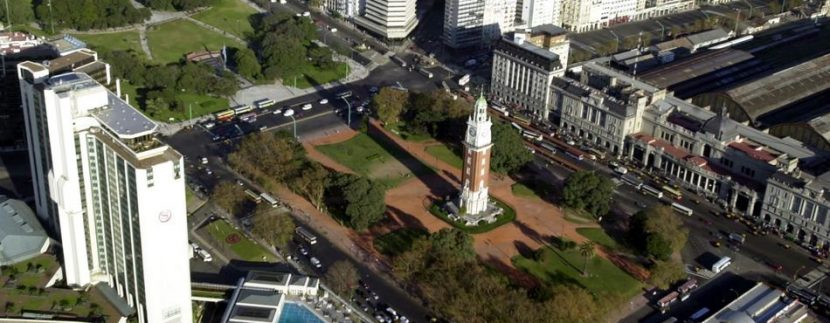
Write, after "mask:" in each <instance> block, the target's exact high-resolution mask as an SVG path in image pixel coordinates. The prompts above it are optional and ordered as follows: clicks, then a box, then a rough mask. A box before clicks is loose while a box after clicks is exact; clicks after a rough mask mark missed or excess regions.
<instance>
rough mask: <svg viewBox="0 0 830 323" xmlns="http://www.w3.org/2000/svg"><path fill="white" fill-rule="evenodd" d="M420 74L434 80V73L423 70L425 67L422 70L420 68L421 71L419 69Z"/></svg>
mask: <svg viewBox="0 0 830 323" xmlns="http://www.w3.org/2000/svg"><path fill="white" fill-rule="evenodd" d="M418 73H421V74H423V75H424V76H426V77H428V78H432V72H430V71H427V70H426V69H425V68H423V67H421V68H419V69H418Z"/></svg>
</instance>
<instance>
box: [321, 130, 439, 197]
mask: <svg viewBox="0 0 830 323" xmlns="http://www.w3.org/2000/svg"><path fill="white" fill-rule="evenodd" d="M315 148H316V149H317V150H318V151H319V152H321V153H323V154H324V155H326V156H328V157H330V158H331V159H334V160H335V161H337V162H338V163H340V164H341V165H343V166H346V167H348V168H350V169H351V170H353V171H354V172H355V173H357V174H360V175H363V176H366V177H368V178H370V179H372V180H376V181H378V182H379V183H381V184H382V185H384V186H385V187H386V188H387V189H388V188H392V187H395V186H398V184H400V183H401V182H403V181H405V180H406V179H408V178H410V177H412V176H413V175H415V176H419V175H422V174H427V173H430V172H432V169H430V168H429V167H427V166H426V165H424V164H422V163H421V162H420V161H419V160H417V159H416V158H414V157H412V155H410V154H409V153H407V152H406V151H404V150H402V149H401V148H399V147H398V146H395V145H394V144H393V143H389V142H386V141H383V140H382V139H381V140H376V139H375V138H374V137H373V136H369V135H367V134H366V133H360V134H358V135H357V136H354V137H353V138H352V139H349V140H347V141H344V142H340V143H336V144H330V145H321V146H316V147H315Z"/></svg>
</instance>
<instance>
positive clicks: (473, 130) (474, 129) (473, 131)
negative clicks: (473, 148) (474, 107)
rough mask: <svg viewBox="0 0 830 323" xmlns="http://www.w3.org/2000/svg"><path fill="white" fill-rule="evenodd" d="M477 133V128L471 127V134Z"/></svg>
mask: <svg viewBox="0 0 830 323" xmlns="http://www.w3.org/2000/svg"><path fill="white" fill-rule="evenodd" d="M475 135H476V128H470V136H475Z"/></svg>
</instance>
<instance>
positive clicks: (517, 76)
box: [490, 25, 570, 119]
mask: <svg viewBox="0 0 830 323" xmlns="http://www.w3.org/2000/svg"><path fill="white" fill-rule="evenodd" d="M569 48H570V42H569V40H568V36H567V32H566V31H565V30H564V29H562V28H559V27H556V26H554V25H542V26H537V27H536V28H533V29H531V30H529V31H523V32H519V31H516V32H514V33H513V35H512V37H511V36H505V37H504V38H503V39H501V40H499V42H497V43H496V45H495V48H494V50H493V71H492V77H491V78H490V95H491V96H492V97H493V98H494V99H495V100H497V101H498V102H500V103H502V104H505V105H508V106H510V107H511V108H514V109H518V110H523V111H526V112H527V113H528V114H530V115H532V116H535V117H538V118H543V119H548V115H549V114H550V112H551V92H550V91H549V89H550V87H551V82H553V79H554V78H555V77H559V76H562V75H564V74H565V67H566V66H567V63H568V50H569Z"/></svg>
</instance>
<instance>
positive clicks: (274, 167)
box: [228, 132, 386, 230]
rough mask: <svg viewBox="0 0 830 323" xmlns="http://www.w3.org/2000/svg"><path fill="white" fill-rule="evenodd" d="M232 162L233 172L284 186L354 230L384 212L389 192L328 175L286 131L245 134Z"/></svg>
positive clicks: (368, 183)
mask: <svg viewBox="0 0 830 323" xmlns="http://www.w3.org/2000/svg"><path fill="white" fill-rule="evenodd" d="M228 159H229V161H230V164H231V166H233V167H234V169H236V170H237V171H239V172H241V173H243V174H245V175H248V176H249V177H250V178H252V179H254V180H255V181H256V182H258V183H260V184H261V185H263V186H265V187H267V188H269V189H274V188H275V187H274V185H275V184H285V185H286V186H288V188H289V189H291V190H292V191H293V192H295V193H297V194H300V195H302V196H303V197H305V198H306V199H308V200H309V201H310V202H311V204H313V205H314V206H315V207H317V208H320V209H323V208H324V207H325V208H327V209H328V211H329V212H331V213H332V214H334V215H335V216H336V217H339V218H341V219H343V220H344V222H345V224H346V225H348V226H349V227H351V228H354V229H356V230H365V229H366V228H368V227H369V226H370V225H372V224H373V223H375V222H377V221H379V220H380V219H381V218H382V217H383V214H384V212H386V203H385V202H384V197H385V194H386V192H385V191H384V189H383V187H382V186H381V185H377V184H376V183H374V182H372V181H371V180H369V179H368V178H365V177H360V176H356V175H350V174H340V173H337V172H333V171H330V170H328V169H327V168H325V167H323V166H322V165H320V164H319V163H317V162H315V161H312V160H310V159H308V158H307V156H306V154H305V150H304V149H303V147H302V146H301V145H300V144H299V143H297V141H296V140H295V139H294V138H292V137H291V136H290V135H288V134H287V133H284V132H279V133H276V134H274V133H267V132H264V133H256V134H252V135H249V136H246V137H245V138H244V139H243V140H242V141H241V143H240V144H239V145H238V146H237V149H236V151H234V152H233V153H231V155H230V156H229V157H228Z"/></svg>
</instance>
